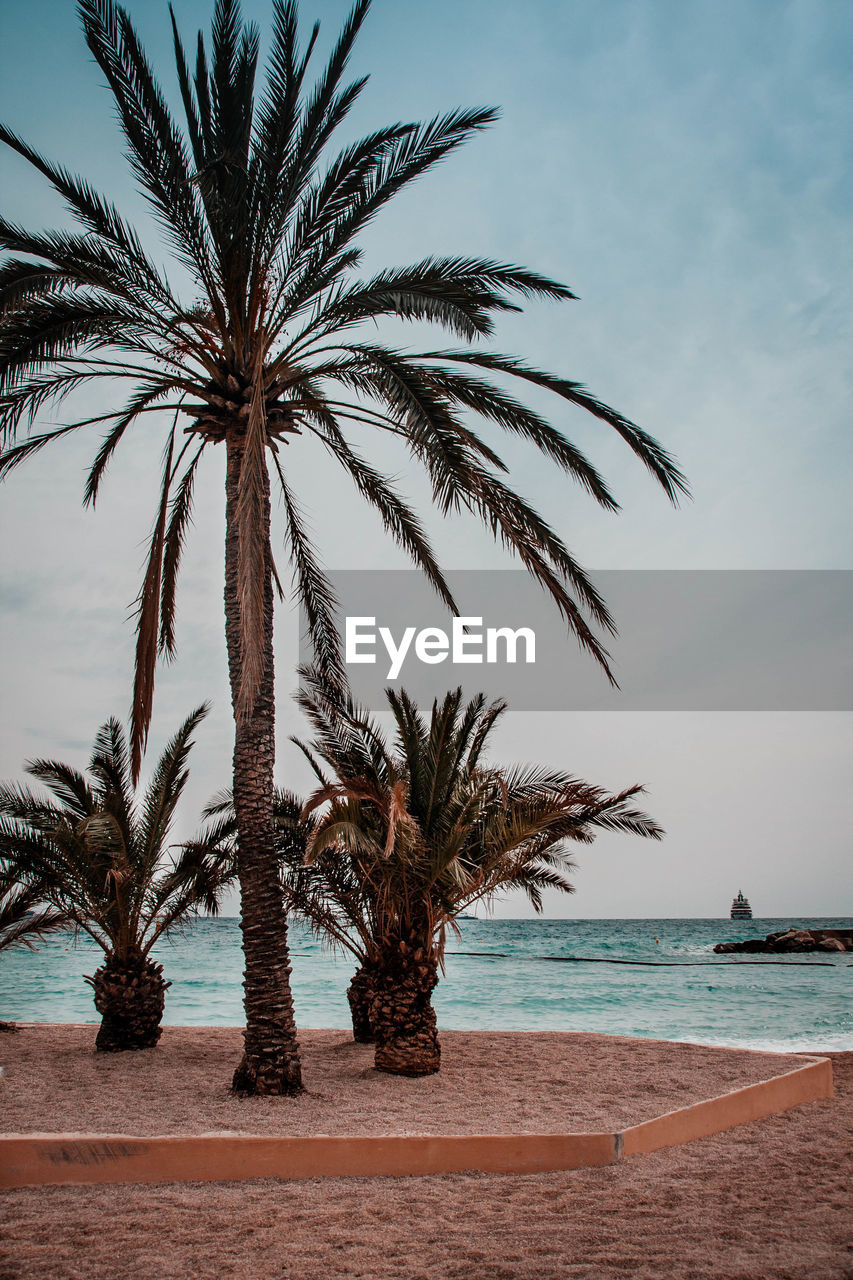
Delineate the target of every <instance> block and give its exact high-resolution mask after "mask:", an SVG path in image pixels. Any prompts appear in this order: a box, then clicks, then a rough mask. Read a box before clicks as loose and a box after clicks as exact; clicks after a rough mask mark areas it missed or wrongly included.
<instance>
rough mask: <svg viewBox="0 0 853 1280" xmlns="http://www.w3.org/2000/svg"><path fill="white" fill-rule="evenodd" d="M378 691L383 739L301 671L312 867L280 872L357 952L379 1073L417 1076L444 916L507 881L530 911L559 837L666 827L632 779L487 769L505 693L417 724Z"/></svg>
mask: <svg viewBox="0 0 853 1280" xmlns="http://www.w3.org/2000/svg"><path fill="white" fill-rule="evenodd" d="M387 698H388V703H389V705H390V708H391V711H392V713H393V716H394V727H395V740H394V744H393V747H392V746H389V744H388V742H387V741H386V739H385V737H384V735H383V734H382V732H381V730H380V729H379V727H378V726H377V725H376V724H375V723H374V722H373V721H371V720H370V719H369V717H368V715H367V714H366V712H365V711H364V710H363V709H362V708H360V707H358V706H357V705H355V704H354V703H352V702H351V701H350V702H347V703H343V704H342V703H341V702H340V701H339V700H338V698H337V697H336V696H334V695H330V692H329V689H328V684H327V683H326V682H325V681H323V680H322V678H317V677H315V678H314V679H313V680H311V679H310V678H309V680H308V684H307V687H306V689H305V691H304V692H303V693H302V694H301V696H300V703H301V705H302V708H303V710H304V711H305V712H306V714H307V716H308V718H309V720H310V721H311V724H312V726H313V728H314V731H315V737H314V740H313V742H312V744H311V745H310V746H306V745H305V744H300V745H302V749H303V750H304V751H305V753H306V755H307V756H308V758H309V760H310V761H311V762H312V764H313V766H314V768H315V772H316V774H317V778H318V781H319V784H320V785H319V787H318V788H317V790H316V791H315V792H314V794H313V795H312V796H311V797H310V798H309V800H308V802H307V803H306V805H305V807H304V810H303V814H302V817H303V819H304V818H306V817H309V816H311V815H318V816H316V818H315V825H314V826H313V829H311V830H310V831H309V832H308V836H307V841H306V860H307V862H308V864H309V874H308V875H307V876H306V877H305V878H304V879H303V880H302V881H300V880H299V878H298V872H297V874H296V876H293V875H292V874H291V876H290V877H289V878H288V879H287V880H286V883H288V884H289V885H291V886H292V887H291V896H292V900H293V902H294V904H295V906H296V907H297V909H298V910H300V911H301V912H302V913H303V914H304V915H306V916H307V918H308V919H309V920H311V921H312V922H313V923H314V924H315V925H316V926H317V927H318V928H319V929H320V930H322V931H323V932H325V933H327V934H328V935H329V936H330V938H331V939H332V941H333V942H336V943H338V944H340V945H344V946H347V947H349V949H350V950H351V951H352V952H353V953H354V954H355V955H356V956H357V957H358V959H359V961H360V968H359V971H358V973H357V974H356V978H355V980H354V983H353V988H354V989H353V988H351V993H350V994H351V1004H352V1005H353V1012H354V1015H358V1014H360V1015H361V1019H360V1024H361V1025H360V1029H361V1032H362V1037H361V1038H364V1035H365V1033H367V1031H368V1026H369V1032H370V1033H372V1035H373V1036H374V1037H375V1040H376V1066H377V1068H378V1069H379V1070H381V1071H387V1072H391V1073H393V1074H399V1075H427V1074H431V1073H432V1072H434V1071H437V1070H438V1068H439V1062H440V1046H439V1041H438V1036H437V1033H436V1020H435V1012H434V1010H433V1007H432V999H431V997H432V991H433V989H434V987H435V985H436V983H437V981H438V973H439V969H440V967H441V966H442V963H443V957H444V950H445V942H446V936H447V929H448V927H455V925H454V921H455V918H456V916H457V915H458V914H459V913H460V912H461V911H463V910H465V909H466V908H468V907H470V906H471V905H472V904H473V903H475V902H479V901H485V902H489V901H491V900H492V899H493V898H494V896H495V895H496V894H497V893H499V892H502V891H505V890H508V889H522V890H524V892H525V893H526V894H527V896H528V898H529V900H530V901H531V903H532V904H533V906H534V908H535V909H536V910H537V911H541V909H542V891H543V889H545V888H553V889H558V890H560V891H562V892H564V893H571V892H572V891H573V886H572V885H571V883H570V882H569V881H568V879H567V878H566V875H567V873H568V872H569V871H571V870H572V869H573V868H574V863H573V862H572V860H571V858H570V856H569V851H568V842H570V841H580V842H583V843H590V842H591V841H592V840H593V839H594V838H595V835H596V833H597V832H598V831H599V830H602V829H607V830H616V831H627V832H632V833H633V834H635V835H640V836H645V837H650V838H652V839H660V837H661V836H662V834H663V832H662V830H661V828H660V827H659V826H658V825H657V823H656V822H655V821H654V820H653V819H652V818H650V817H649V816H648V815H647V814H645V813H643V812H641V811H640V810H637V809H635V808H633V807H632V806H631V803H630V802H631V801H632V799H633V798H634V797H635V796H636V795H637V794H638V793H640V792H641V791H642V788H641V787H639V786H633V787H629V788H628V789H627V790H625V791H621V792H619V793H618V794H616V795H611V794H608V793H607V792H605V791H603V790H602V789H601V788H599V787H594V786H590V784H589V783H586V782H582V781H580V780H579V779H577V778H574V777H570V776H569V775H567V774H563V773H558V772H553V771H550V770H545V769H540V768H533V767H515V768H511V769H502V768H497V767H495V766H487V765H486V764H485V763H484V752H485V750H486V747H487V744H488V739H489V735H490V734H491V732H492V730H493V729H494V727H495V725H496V723H497V721H498V720H499V718H500V716H501V715H502V714H503V712H504V711H505V709H506V704H505V703H503V702H494V703H492V704H491V705H487V704H486V700H485V697H484V695H482V694H479V695H478V696H477V697H475V698H472V699H471V701H470V702H468V703H463V700H462V690H461V689H457V690H455V691H454V692H450V693H448V694H447V695H446V696H445V698H444V700H443V701H442V702H441V703H439V702H437V701H436V702H434V703H433V706H432V713H431V715H430V718H429V721H426V720H425V719H424V717H423V716H422V715H421V713H420V712H419V710H418V708H417V707H416V706H415V704H414V703H413V702H412V701H411V699H410V698H409V697H408V695H407V694H406V693H405V692H401V693H399V694H398V693H395V692H394V691H392V690H388V691H387ZM324 765H325V766H327V767H328V769H329V770H330V772H329V773H328V774H327V773H326V771H325V769H324ZM294 843H298V842H297V841H294ZM311 868H316V872H315V875H314V876H313V877H312V876H311V875H310V869H311ZM368 1005H369V1013H368V1014H367V1018H366V1019H365V1016H364V1015H365V1011H366V1006H368ZM365 1024H368V1025H365ZM354 1025H355V1017H354ZM357 1038H359V1037H357Z"/></svg>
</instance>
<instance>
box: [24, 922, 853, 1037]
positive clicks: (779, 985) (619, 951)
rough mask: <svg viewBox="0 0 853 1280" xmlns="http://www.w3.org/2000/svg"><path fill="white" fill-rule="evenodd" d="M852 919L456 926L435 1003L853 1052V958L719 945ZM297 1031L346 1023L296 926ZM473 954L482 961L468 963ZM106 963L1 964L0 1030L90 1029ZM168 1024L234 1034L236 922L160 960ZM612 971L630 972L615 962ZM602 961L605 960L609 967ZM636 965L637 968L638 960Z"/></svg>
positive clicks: (456, 1009) (93, 958)
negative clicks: (6, 1025)
mask: <svg viewBox="0 0 853 1280" xmlns="http://www.w3.org/2000/svg"><path fill="white" fill-rule="evenodd" d="M851 923H853V922H851V921H850V920H841V919H832V920H830V919H825V920H802V919H799V920H796V921H794V920H746V921H728V920H463V921H461V922H460V929H461V937H460V938H458V939H456V938H453V937H452V936H451V938H450V939H449V942H448V955H447V961H446V970H447V971H446V974H445V977H444V978H443V979H442V981H441V982H440V984H439V986H438V989H437V991H436V996H435V1005H436V1009H437V1012H438V1018H439V1024H440V1025H441V1026H443V1027H459V1028H462V1027H481V1028H494V1029H506V1030H527V1031H536V1030H566V1031H600V1032H606V1033H610V1034H615V1035H632V1036H650V1037H657V1038H662V1039H675V1040H691V1041H697V1042H700V1043H705V1044H725V1045H740V1046H743V1047H747V1048H761V1049H853V1001H851V999H850V995H851V988H853V954H851V953H847V954H842V953H818V954H816V955H808V956H791V957H764V956H715V955H714V953H713V951H712V947H713V945H714V943H715V942H724V941H732V940H735V939H738V938H750V937H763V935H764V934H766V933H770V932H771V931H774V930H778V929H784V928H788V927H790V926H791V925H793V924H797V925H800V926H802V927H806V928H809V927H813V928H832V927H835V928H850V927H851ZM291 943H292V951H293V984H294V997H295V1000H296V1010H297V1018H298V1021H299V1023H300V1025H301V1026H304V1027H346V1026H348V1025H349V1010H348V1006H347V1002H346V996H345V991H346V987H347V984H348V982H349V979H350V976H351V973H352V963H351V961H350V959H349V957H348V956H346V955H343V956H342V955H335V954H332V953H330V952H328V951H326V950H325V949H323V948H322V947H321V946H320V945H319V943H318V942H317V941H316V940H315V939H314V938H312V937H311V935H310V934H309V933H307V932H306V931H304V930H302V929H300V928H293V929H292V931H291ZM463 953H476V954H463ZM100 955H101V953H100V952H99V951H98V950H97V948H96V947H95V946H94V944H92V943H91V942H88V941H84V940H80V941H78V942H77V944H76V945H75V944H74V943H73V941H72V940H71V939H70V938H68V937H66V936H64V935H59V936H55V937H53V938H48V939H45V941H44V942H42V943H40V944H39V949H38V951H36V952H30V951H27V950H26V949H24V948H16V949H15V950H13V951H11V952H7V953H6V954H5V955H4V956H3V957H2V958H0V1018H8V1019H14V1020H17V1021H33V1022H95V1021H96V1020H97V1014H96V1011H95V1008H94V1005H93V1004H92V998H91V989H90V988H89V987H88V986H87V985H86V984H85V983H84V982H83V979H82V975H83V974H84V973H89V974H91V973H93V972H94V971H95V969H96V968H97V967H98V965H99V964H100ZM157 955H158V958H159V959H160V961H161V962H162V963H163V965H164V967H165V971H166V977H167V978H170V979H171V982H172V986H171V988H170V990H169V991H168V993H167V997H166V1016H165V1021H166V1022H167V1023H175V1024H182V1023H183V1024H196V1025H198V1024H205V1023H207V1024H211V1023H214V1024H226V1025H239V1024H240V1023H241V1022H242V1010H241V981H242V957H241V953H240V932H239V927H238V923H237V921H236V920H234V919H218V920H207V919H205V920H197V921H195V922H194V923H192V924H191V925H189V926H188V927H187V928H186V929H185V930H184V931H183V932H182V933H181V934H176V935H174V936H173V938H172V939H171V940H170V941H167V942H166V943H165V944H163V945H161V946H160V947H159V948H158V951H157ZM614 961H619V962H625V961H631V962H633V963H613V962H614ZM604 962H606V963H604ZM637 962H642V963H637Z"/></svg>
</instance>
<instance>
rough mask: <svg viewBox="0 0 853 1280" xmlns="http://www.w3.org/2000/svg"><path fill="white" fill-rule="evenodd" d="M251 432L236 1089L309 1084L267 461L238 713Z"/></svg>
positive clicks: (230, 634)
mask: <svg viewBox="0 0 853 1280" xmlns="http://www.w3.org/2000/svg"><path fill="white" fill-rule="evenodd" d="M243 440H244V437H242V436H240V435H237V434H236V433H235V432H229V433H228V437H227V439H226V449H227V474H226V481H225V488H226V504H225V634H226V640H227V644H228V673H229V677H230V682H231V701H232V705H233V707H234V720H235V736H234V784H233V786H234V811H235V813H236V817H237V875H238V879H239V882H240V927H241V930H242V934H243V956H244V960H245V969H244V972H243V992H244V1006H245V1011H246V1028H245V1031H244V1051H243V1058H242V1061H241V1062H240V1065H239V1066H238V1068H237V1070H236V1072H235V1073H234V1079H233V1083H232V1088H233V1089H234V1091H235V1092H237V1093H242V1094H296V1093H300V1092H301V1091H302V1072H301V1067H300V1062H299V1044H298V1041H297V1038H296V1022H295V1019H294V1013H293V996H292V994H291V990H290V954H289V951H288V946H287V919H286V914H285V909H284V900H283V897H282V891H281V884H280V881H279V874H278V867H277V863H276V857H275V850H274V847H273V815H272V798H273V766H274V763H275V685H274V668H273V592H272V555H271V551H270V544H269V531H270V499H269V475H268V473H267V471H266V467H265V468H264V480H265V493H264V519H265V531H266V535H265V546H266V556H267V567H266V573H265V575H264V636H263V645H264V659H265V662H264V674H263V678H262V681H261V685H260V688H259V690H258V693H257V696H256V698H255V704H254V707H253V709H252V712H251V714H250V715H248V716H245V717H244V716H240V715H238V714H237V699H238V697H239V691H240V676H241V666H242V644H241V630H240V599H239V595H238V589H237V556H238V545H239V534H238V527H237V502H238V486H239V479H240V467H241V463H242V458H243Z"/></svg>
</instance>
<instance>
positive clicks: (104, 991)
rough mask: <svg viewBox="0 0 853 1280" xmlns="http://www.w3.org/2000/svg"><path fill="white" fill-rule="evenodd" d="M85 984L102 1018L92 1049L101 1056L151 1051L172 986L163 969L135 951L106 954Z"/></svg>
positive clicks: (157, 1035) (159, 1030) (158, 1032)
mask: <svg viewBox="0 0 853 1280" xmlns="http://www.w3.org/2000/svg"><path fill="white" fill-rule="evenodd" d="M86 981H87V982H88V983H89V985H90V987H92V988H93V990H94V993H95V1008H96V1009H97V1010H98V1013H99V1014H100V1015H101V1026H100V1028H99V1030H98V1035H97V1037H96V1039H95V1048H96V1049H98V1050H100V1052H101V1053H120V1052H121V1051H122V1050H124V1049H153V1048H154V1046H155V1045H156V1043H157V1041H158V1040H159V1039H160V1032H161V1030H162V1028H161V1026H160V1023H161V1021H162V1019H163V1005H164V1001H165V996H166V988H167V987H170V986H171V985H172V984H171V983H170V982H165V981H164V979H163V966H162V965H161V964H155V963H154V961H153V960H149V959H147V958H146V957H145V956H143V955H142V954H141V952H139V951H138V950H132V951H130V952H129V953H128V954H127V955H126V956H121V957H119V956H117V955H116V954H115V952H109V953H108V954H107V958H106V960H105V961H104V963H103V964H102V965H101V967H100V969H97V970H96V971H95V975H94V977H91V978H89V977H87V978H86Z"/></svg>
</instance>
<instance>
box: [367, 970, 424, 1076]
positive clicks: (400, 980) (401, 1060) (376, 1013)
mask: <svg viewBox="0 0 853 1280" xmlns="http://www.w3.org/2000/svg"><path fill="white" fill-rule="evenodd" d="M397 945H400V947H401V949H400V950H397V949H396V946H394V945H393V944H392V947H391V957H390V959H391V964H389V965H388V966H387V967H384V968H380V970H379V974H380V976H379V977H378V978H377V993H376V995H375V996H374V998H373V1002H372V1004H371V1006H370V1019H371V1023H372V1025H373V1032H374V1036H375V1039H376V1053H375V1057H374V1066H375V1067H376V1070H377V1071H385V1072H387V1073H388V1074H389V1075H394V1076H431V1075H435V1073H436V1072H437V1071H438V1069H439V1067H440V1066H441V1045H440V1044H439V1040H438V1033H437V1030H436V1019H435V1009H433V1007H432V992H433V989H434V987H435V986H436V984H437V982H438V964H437V962H436V960H435V959H434V958H433V957H431V956H428V955H424V954H423V950H421V949H418V950H417V951H414V952H413V950H412V948H411V947H408V948H406V949H405V950H403V949H402V945H401V944H397ZM403 945H404V944H403Z"/></svg>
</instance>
